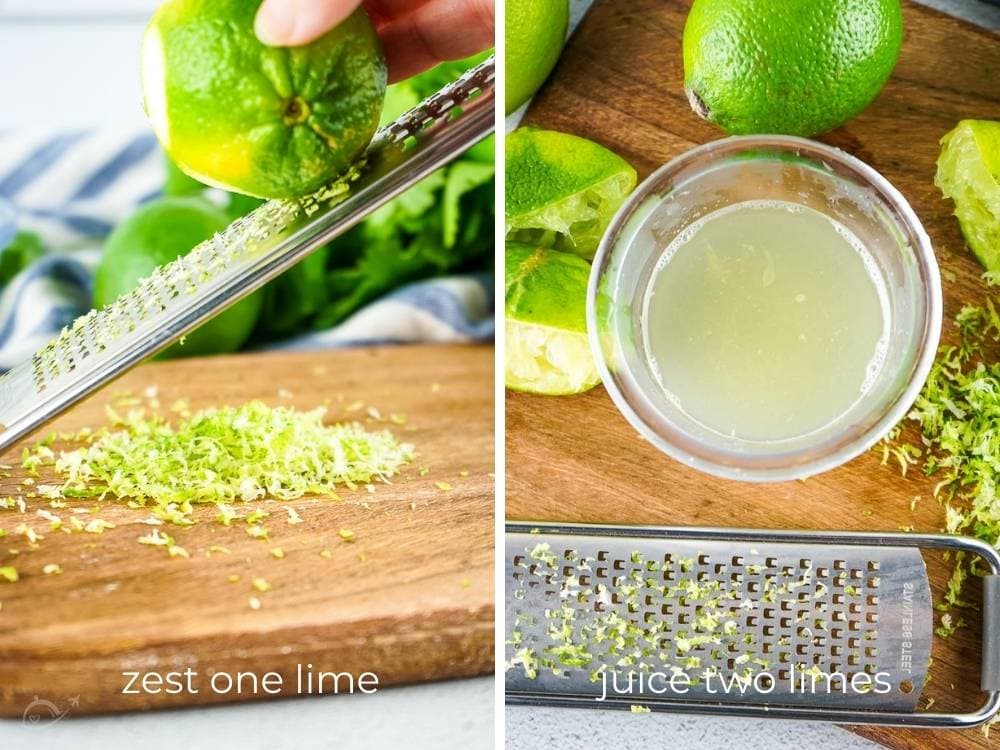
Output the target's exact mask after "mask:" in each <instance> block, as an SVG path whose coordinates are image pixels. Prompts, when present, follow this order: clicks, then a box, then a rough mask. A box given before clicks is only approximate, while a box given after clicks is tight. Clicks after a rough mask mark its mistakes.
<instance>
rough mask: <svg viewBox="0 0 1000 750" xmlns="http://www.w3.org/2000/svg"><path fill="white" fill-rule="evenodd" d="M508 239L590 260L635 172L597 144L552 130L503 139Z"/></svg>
mask: <svg viewBox="0 0 1000 750" xmlns="http://www.w3.org/2000/svg"><path fill="white" fill-rule="evenodd" d="M506 143H507V163H506V174H507V181H506V189H505V191H504V196H505V199H506V212H507V216H506V218H507V238H508V239H511V240H517V241H520V242H526V243H529V244H532V245H536V246H540V247H542V246H544V247H554V248H555V249H557V250H564V251H567V252H574V253H576V254H577V255H580V256H582V257H584V258H588V259H589V258H593V257H594V253H595V252H596V250H597V245H598V244H599V243H600V241H601V236H602V235H603V234H604V230H605V229H606V228H607V226H608V223H609V222H610V221H611V217H612V216H613V215H614V213H615V211H617V210H618V207H619V206H620V205H621V204H622V201H624V200H625V197H626V196H627V195H628V194H629V193H630V192H632V189H633V188H634V187H635V180H636V175H635V170H634V169H632V167H631V166H629V165H628V163H627V162H626V161H625V160H623V159H622V158H621V157H619V156H618V155H616V154H614V153H612V152H611V151H609V150H608V149H606V148H604V146H601V145H600V144H597V143H594V142H593V141H588V140H587V139H586V138H579V137H577V136H575V135H569V134H567V133H558V132H556V131H554V130H538V129H536V128H520V129H518V130H515V131H514V132H513V133H511V134H510V135H508V136H507V141H506Z"/></svg>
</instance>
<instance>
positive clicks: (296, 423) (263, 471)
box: [0, 392, 414, 609]
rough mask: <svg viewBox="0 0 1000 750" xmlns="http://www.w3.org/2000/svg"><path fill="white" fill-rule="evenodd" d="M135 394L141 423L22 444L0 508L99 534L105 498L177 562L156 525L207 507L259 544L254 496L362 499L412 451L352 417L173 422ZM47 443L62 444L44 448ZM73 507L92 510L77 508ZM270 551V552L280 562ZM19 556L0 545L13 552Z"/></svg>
mask: <svg viewBox="0 0 1000 750" xmlns="http://www.w3.org/2000/svg"><path fill="white" fill-rule="evenodd" d="M147 396H148V402H147V405H148V406H149V407H150V408H151V409H152V410H153V412H154V413H153V414H152V415H151V416H147V415H146V413H145V411H143V410H142V409H141V408H132V410H130V411H128V412H127V413H126V414H125V415H124V416H123V415H121V414H119V412H118V411H117V410H116V408H113V407H112V406H109V407H108V409H107V413H108V419H109V424H108V425H107V426H105V427H102V428H101V429H99V430H96V431H93V430H90V429H83V430H80V431H79V432H76V433H72V434H51V435H49V436H48V437H47V438H46V439H44V440H42V441H41V442H39V443H37V444H36V445H34V446H33V447H31V448H25V449H24V451H23V454H22V461H21V463H22V467H23V469H24V470H25V472H26V474H27V476H26V477H25V478H24V479H23V480H22V481H21V494H20V495H19V496H18V497H16V498H15V497H14V496H9V497H6V498H0V511H2V510H4V509H6V510H11V511H20V512H21V513H22V514H24V513H27V512H30V508H29V507H28V504H29V502H30V503H31V504H32V505H35V504H37V503H41V502H44V503H45V507H44V508H37V509H36V515H37V516H38V517H39V518H41V519H42V520H43V521H45V522H47V524H48V531H47V532H45V533H48V532H49V531H51V532H55V531H58V532H62V533H89V534H101V533H103V532H104V531H105V530H106V529H113V528H115V524H113V523H111V522H110V521H106V520H104V519H101V518H98V517H95V516H94V515H93V514H96V513H99V512H100V510H101V507H102V505H103V504H105V503H107V504H109V505H110V504H115V505H124V506H127V507H128V508H131V509H133V510H134V511H136V512H137V513H141V514H142V518H140V519H139V520H140V522H141V523H145V524H148V525H150V526H152V527H153V528H152V529H151V530H150V531H149V533H147V534H144V535H142V536H140V537H139V538H138V539H137V540H136V541H137V542H138V543H139V544H141V545H146V546H152V547H162V548H163V549H164V551H165V552H166V553H167V554H168V555H170V556H171V557H176V558H188V557H190V555H189V553H188V551H187V550H186V549H185V548H184V547H182V546H180V545H179V544H177V543H176V542H175V540H174V538H173V536H171V535H170V534H167V533H165V532H164V531H162V530H161V529H159V528H156V527H158V526H162V525H164V524H173V525H176V526H181V527H186V526H191V525H194V524H195V523H196V522H197V518H196V514H195V508H196V506H198V505H204V504H211V505H214V506H215V507H216V508H217V510H218V514H217V515H216V516H215V519H216V521H217V522H218V523H219V524H221V525H223V526H231V525H233V524H234V522H242V524H243V525H244V526H245V531H246V533H247V534H248V535H249V536H250V537H252V538H256V539H261V540H265V541H267V540H268V529H267V527H266V525H265V523H266V520H267V519H268V516H269V515H270V512H269V510H267V509H266V508H265V506H264V504H263V503H262V502H258V501H264V500H269V501H271V502H269V503H268V505H267V507H270V508H271V509H272V510H273V507H272V506H273V503H274V501H279V502H280V501H290V500H295V499H297V498H301V497H304V496H307V495H319V496H323V497H327V498H331V499H333V500H339V499H340V498H339V496H338V495H337V490H338V489H340V488H347V489H356V488H359V487H361V486H363V487H364V488H365V489H367V490H368V491H369V492H372V491H374V489H375V488H374V485H373V483H374V482H389V480H390V478H391V477H393V476H395V475H396V474H398V473H399V472H400V471H401V469H402V468H403V467H404V466H405V465H406V464H408V463H409V462H410V461H411V460H412V459H413V456H414V450H413V446H412V445H410V444H408V443H402V442H400V441H398V440H397V439H396V438H395V436H393V434H392V433H391V432H389V431H387V430H368V429H366V428H365V427H363V426H362V425H360V424H358V423H356V422H352V423H338V424H330V425H328V424H324V422H323V419H324V416H325V414H326V410H325V409H324V408H317V409H313V410H310V411H299V410H296V409H294V408H291V407H270V406H267V405H265V404H264V403H263V402H261V401H251V402H249V403H246V404H244V405H242V406H238V407H223V408H217V409H215V408H213V409H206V410H204V411H200V412H197V413H194V414H192V413H191V412H190V411H189V410H188V408H187V404H186V403H185V402H182V401H181V402H177V403H176V404H174V406H172V407H171V411H172V412H174V414H175V415H176V417H177V421H176V424H172V423H171V421H170V420H168V419H166V418H164V417H162V416H160V415H158V414H156V413H155V409H156V408H157V407H158V406H159V403H158V401H157V400H156V398H155V392H154V393H153V394H152V395H150V394H147ZM126 405H127V406H128V407H139V406H142V405H143V401H142V400H141V399H139V398H132V397H130V396H129V397H126V398H122V399H119V400H117V401H116V402H115V407H118V408H119V409H120V408H122V407H124V406H126ZM379 421H382V420H379ZM57 443H58V444H61V445H66V446H67V448H68V449H66V450H61V451H56V450H53V448H52V446H53V445H56V444H57ZM3 469H4V471H3V473H2V476H4V477H7V478H9V477H11V476H12V474H11V471H10V470H11V469H12V467H10V466H7V467H3ZM84 501H96V503H97V504H96V505H93V506H91V505H90V504H89V503H88V507H80V506H81V505H82V504H83V502H84ZM362 505H365V506H366V507H367V504H366V503H362ZM278 507H279V508H281V509H282V510H283V511H284V512H283V513H281V515H280V518H281V519H282V521H284V522H286V523H287V524H288V525H295V524H299V523H302V522H303V519H302V518H301V516H300V515H299V513H298V512H297V511H296V510H295V509H294V508H292V507H290V506H283V507H282V506H278ZM286 514H287V515H286ZM3 536H7V537H8V541H13V538H14V537H20V538H21V540H23V543H24V545H25V546H26V547H27V548H28V549H36V548H38V547H39V546H40V542H41V540H43V539H44V535H43V533H40V532H39V531H36V530H35V529H34V528H33V527H32V526H31V525H29V524H28V523H20V524H18V525H17V526H16V527H15V528H14V529H13V530H11V531H7V530H5V529H0V537H3ZM275 549H280V548H275ZM275 549H272V550H271V556H272V557H274V558H276V559H281V558H282V557H284V552H283V551H281V553H280V554H276V553H275ZM21 551H22V550H17V549H8V550H6V552H7V554H9V555H11V556H14V557H16V556H17V555H18V554H19V553H20V552H21ZM215 553H219V554H229V550H228V549H227V548H225V547H222V546H219V545H213V546H212V547H211V548H210V549H209V550H208V551H207V552H206V554H215ZM47 568H48V569H47V570H46V571H45V572H46V573H48V574H50V575H52V574H55V573H57V572H61V570H62V569H61V568H60V567H59V566H58V565H55V566H54V567H53V566H51V565H50V566H47ZM0 577H2V578H3V580H4V582H11V583H13V582H15V581H17V580H18V579H19V575H18V570H17V568H16V567H15V566H13V565H7V564H5V565H4V566H3V567H0ZM262 580H264V579H255V590H256V591H258V592H263V591H264V590H265V589H264V588H262V587H261V586H260V585H258V584H257V583H256V581H262ZM267 588H270V587H269V586H268V587H267ZM254 608H255V609H256V608H259V606H258V607H254Z"/></svg>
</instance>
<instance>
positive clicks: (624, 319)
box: [587, 136, 941, 481]
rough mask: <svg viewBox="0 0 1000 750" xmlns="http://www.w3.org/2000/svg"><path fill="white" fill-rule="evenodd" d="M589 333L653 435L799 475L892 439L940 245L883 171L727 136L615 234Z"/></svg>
mask: <svg viewBox="0 0 1000 750" xmlns="http://www.w3.org/2000/svg"><path fill="white" fill-rule="evenodd" d="M587 314H588V329H589V331H590V338H591V345H592V348H593V350H594V355H595V358H596V359H597V362H598V367H599V370H600V371H601V375H602V379H603V381H604V383H605V386H606V387H607V389H608V391H609V393H610V394H611V397H612V399H613V400H614V401H615V403H616V405H617V406H618V408H619V409H620V410H621V411H622V413H623V414H624V415H625V416H626V418H627V419H628V420H629V421H630V422H631V423H632V425H633V426H634V427H636V429H638V430H639V432H640V434H642V435H643V437H645V438H646V439H647V440H649V441H650V442H652V443H653V444H654V445H656V446H657V447H658V448H660V449H661V450H663V451H664V452H666V453H668V454H669V455H671V456H673V457H674V458H676V459H678V460H680V461H683V462H685V463H687V464H689V465H691V466H694V467H695V468H698V469H701V470H703V471H707V472H709V473H712V474H716V475H719V476H724V477H730V478H735V479H742V480H747V481H779V480H785V479H794V478H801V477H804V476H809V475H811V474H815V473H818V472H821V471H825V470H827V469H830V468H832V467H834V466H837V465H839V464H842V463H844V462H845V461H847V460H849V459H851V458H853V457H854V456H856V455H858V454H859V453H861V452H862V451H864V450H865V449H867V448H869V447H870V446H871V445H873V444H874V443H875V442H876V441H877V440H879V439H880V438H882V437H883V436H884V435H885V434H886V432H888V430H889V429H891V428H892V426H893V425H894V424H895V423H896V422H897V421H898V420H899V419H900V418H902V416H903V415H904V414H905V412H906V410H907V409H908V408H909V407H910V405H911V404H912V402H913V400H914V399H915V398H916V396H917V394H918V393H919V390H920V387H921V386H922V384H923V382H924V380H925V378H926V376H927V373H928V371H929V369H930V366H931V363H932V361H933V357H934V353H935V350H936V348H937V342H938V337H939V334H940V327H941V289H940V278H939V274H938V269H937V264H936V261H935V258H934V254H933V250H932V248H931V245H930V240H929V239H928V237H927V235H926V233H925V232H924V230H923V228H922V227H921V225H920V222H919V220H918V219H917V217H916V215H915V214H914V212H913V210H912V209H911V208H910V206H909V205H908V204H907V202H906V200H905V199H904V198H903V197H902V196H901V195H900V194H899V193H898V192H897V191H896V190H895V189H894V188H893V187H892V186H891V185H890V184H889V183H888V182H887V181H886V180H885V178H883V177H882V176H881V175H879V174H878V173H877V172H876V171H875V170H873V169H872V168H871V167H869V166H867V165H865V164H864V163H862V162H860V161H859V160H857V159H855V158H853V157H851V156H849V155H847V154H845V153H843V152H841V151H839V150H837V149H834V148H831V147H829V146H825V145H823V144H820V143H816V142H812V141H807V140H804V139H800V138H793V137H787V136H749V137H738V138H728V139H725V140H722V141H717V142H714V143H709V144H706V145H704V146H701V147H698V148H696V149H694V150H692V151H689V152H688V153H686V154H684V155H682V156H680V157H678V158H677V159H675V160H674V161H672V162H670V163H669V164H667V165H665V166H664V167H662V168H660V169H659V170H658V171H656V172H655V173H653V175H651V176H650V177H649V178H648V179H647V180H646V181H645V182H644V183H643V184H642V185H640V187H639V188H638V189H637V190H636V191H635V192H634V193H633V194H632V196H631V197H630V198H629V200H628V201H627V202H626V203H625V205H623V206H622V208H621V210H620V211H619V212H618V214H617V215H616V216H615V218H614V220H613V221H612V223H611V225H610V227H609V229H608V232H607V233H606V235H605V237H604V239H603V241H602V243H601V246H600V249H599V250H598V253H597V257H596V258H595V261H594V266H593V270H592V274H591V278H590V287H589V292H588V309H587Z"/></svg>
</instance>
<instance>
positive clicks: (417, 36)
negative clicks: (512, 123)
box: [366, 0, 493, 82]
mask: <svg viewBox="0 0 1000 750" xmlns="http://www.w3.org/2000/svg"><path fill="white" fill-rule="evenodd" d="M379 2H381V4H383V5H388V4H394V3H390V0H379ZM366 5H367V3H366ZM379 36H380V37H381V38H382V46H383V48H384V49H385V56H386V61H387V63H388V65H389V81H390V82H393V81H400V80H402V79H404V78H409V77H410V76H412V75H416V74H417V73H420V72H422V71H424V70H426V69H427V68H430V67H431V66H433V65H436V64H437V63H439V62H443V61H445V60H458V59H460V58H463V57H468V56H469V55H474V54H475V53H477V52H481V51H483V50H484V49H486V48H487V47H492V46H493V0H428V1H427V2H424V3H422V4H419V5H418V7H416V8H415V9H414V10H413V11H412V12H410V13H408V14H406V15H404V16H402V17H397V18H396V19H395V20H393V21H391V22H389V23H387V24H386V25H384V26H382V27H381V28H380V29H379Z"/></svg>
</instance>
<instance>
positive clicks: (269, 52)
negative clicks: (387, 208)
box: [142, 0, 386, 198]
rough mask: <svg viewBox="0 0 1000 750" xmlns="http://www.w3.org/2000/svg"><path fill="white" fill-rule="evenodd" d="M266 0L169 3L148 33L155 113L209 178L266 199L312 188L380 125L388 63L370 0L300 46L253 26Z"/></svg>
mask: <svg viewBox="0 0 1000 750" xmlns="http://www.w3.org/2000/svg"><path fill="white" fill-rule="evenodd" d="M259 6H260V2H259V0H167V1H166V2H164V3H163V4H162V5H160V6H159V8H158V9H157V11H156V13H155V14H154V15H153V18H152V20H151V21H150V22H149V26H148V27H147V28H146V33H145V35H144V36H143V40H142V89H143V97H144V104H145V108H146V114H147V115H148V117H149V119H150V122H151V123H152V125H153V130H154V131H155V132H156V136H157V138H159V140H160V143H161V144H162V145H163V148H164V149H165V150H166V152H167V153H168V154H169V155H170V158H171V159H172V160H173V161H174V163H176V164H177V165H178V166H179V167H180V168H181V169H182V170H184V171H185V172H186V173H187V174H189V175H191V176H192V177H194V178H195V179H197V180H199V181H200V182H204V183H207V184H210V185H213V186H215V187H221V188H223V189H226V190H232V191H236V192H241V193H246V194H249V195H255V196H258V197H264V198H291V197H298V196H302V195H306V194H308V193H310V192H312V191H313V190H316V189H318V188H320V187H321V186H323V184H325V183H326V182H328V181H330V180H331V179H332V178H333V177H335V176H336V175H337V174H339V173H340V172H343V171H344V170H345V169H346V168H347V167H348V166H349V165H350V163H351V162H352V161H353V160H354V159H355V158H356V157H357V156H358V155H359V154H360V153H361V151H362V150H363V149H364V148H365V146H366V145H367V144H368V142H369V141H370V140H371V137H372V135H373V134H374V132H375V129H376V127H377V126H378V120H379V114H380V113H381V111H382V102H383V99H384V97H385V87H386V67H385V59H384V57H383V55H382V50H381V47H380V46H379V41H378V37H377V36H376V34H375V30H374V28H373V27H372V24H371V22H370V21H369V20H368V16H367V15H366V14H365V11H364V10H363V9H361V8H359V9H358V10H356V11H354V13H352V14H351V15H350V16H348V17H347V18H346V19H345V20H344V21H342V22H341V23H340V24H338V25H337V26H336V27H335V28H334V29H332V30H331V31H329V32H327V33H326V34H325V35H323V36H321V37H320V38H319V39H316V40H315V41H313V42H311V43H309V44H306V45H303V46H300V47H268V46H266V45H265V44H263V43H262V42H260V41H259V40H258V39H257V37H256V35H255V34H254V15H255V14H256V11H257V8H258V7H259Z"/></svg>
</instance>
